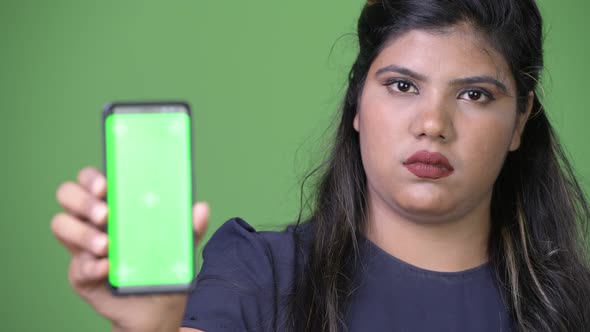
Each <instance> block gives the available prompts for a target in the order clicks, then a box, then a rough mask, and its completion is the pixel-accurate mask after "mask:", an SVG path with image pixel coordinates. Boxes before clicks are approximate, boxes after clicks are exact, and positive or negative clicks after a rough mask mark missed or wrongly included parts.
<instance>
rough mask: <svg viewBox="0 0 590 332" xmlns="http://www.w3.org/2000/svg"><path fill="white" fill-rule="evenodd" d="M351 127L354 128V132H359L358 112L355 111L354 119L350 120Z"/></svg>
mask: <svg viewBox="0 0 590 332" xmlns="http://www.w3.org/2000/svg"><path fill="white" fill-rule="evenodd" d="M352 126H353V127H354V130H356V131H357V133H358V131H359V112H358V111H356V114H355V115H354V119H353V120H352Z"/></svg>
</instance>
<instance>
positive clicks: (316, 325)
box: [288, 0, 590, 332]
mask: <svg viewBox="0 0 590 332" xmlns="http://www.w3.org/2000/svg"><path fill="white" fill-rule="evenodd" d="M460 23H468V24H470V25H471V26H472V27H473V28H474V29H475V30H476V31H477V32H479V33H481V34H482V36H485V39H486V41H487V42H488V43H489V45H491V46H492V47H493V48H494V49H495V50H497V51H498V52H499V53H500V54H502V55H503V56H504V58H505V60H506V61H507V63H508V65H509V67H510V69H511V73H512V75H513V77H514V79H515V82H516V87H517V111H518V112H526V109H527V101H528V98H527V96H528V95H529V92H530V91H533V92H535V91H537V89H539V86H538V81H539V77H540V73H541V70H542V68H543V31H542V19H541V15H540V13H539V10H538V8H537V6H536V4H535V2H534V0H370V1H369V2H368V3H367V4H366V5H365V6H364V7H363V9H362V12H361V14H360V18H359V20H358V42H359V52H358V56H357V58H356V61H355V62H354V64H353V65H352V68H351V70H350V72H349V76H348V88H347V90H346V94H345V96H344V101H343V105H342V108H341V111H342V113H341V121H340V124H339V126H338V128H337V129H336V132H335V138H334V141H333V145H332V147H331V153H330V155H329V157H328V158H327V160H326V161H325V162H324V164H323V166H320V167H319V168H318V169H316V170H315V172H316V174H317V172H319V173H320V174H321V176H320V177H319V180H318V181H317V188H316V191H315V194H314V196H313V197H314V198H313V204H312V210H311V214H310V215H309V217H308V218H306V219H305V221H302V217H301V214H300V218H299V221H298V223H297V224H298V227H300V226H302V225H304V224H308V225H310V226H312V227H313V241H311V242H306V241H302V240H301V239H300V238H299V237H298V236H297V234H298V232H295V233H294V234H295V236H296V241H297V243H299V245H300V246H301V247H303V246H308V247H306V248H301V251H302V252H303V251H305V252H308V255H307V260H306V264H305V267H304V268H303V269H302V270H300V274H299V275H298V278H297V280H298V282H297V283H296V284H295V285H294V292H293V293H292V297H291V302H290V309H291V310H290V313H289V318H290V319H289V324H288V326H289V327H290V328H292V329H293V330H295V331H314V332H316V331H329V332H335V331H338V330H341V329H343V328H345V324H344V318H345V317H344V316H345V311H346V307H347V301H348V299H349V298H350V295H351V294H352V292H353V289H354V283H355V271H357V270H358V269H359V266H360V264H361V259H360V256H359V246H358V244H359V242H358V240H359V236H360V235H361V234H363V233H364V231H365V230H366V226H367V199H366V193H367V180H366V175H365V171H364V169H363V165H362V161H361V154H360V145H359V136H358V133H357V132H356V131H355V130H354V128H353V118H354V116H355V114H356V112H357V107H358V99H359V96H360V93H361V91H362V89H363V85H364V82H365V79H366V76H367V72H368V70H369V67H370V65H371V63H372V62H373V60H374V59H375V57H376V56H377V55H378V54H379V52H380V51H381V50H382V49H383V47H384V46H385V45H386V43H387V42H388V41H389V40H391V38H394V37H396V36H399V35H400V34H403V33H405V32H408V31H409V30H412V29H423V30H427V31H438V30H441V29H445V28H448V27H450V26H453V25H457V24H460ZM534 95H535V96H534V101H533V106H532V114H531V116H530V117H529V120H528V122H527V124H526V127H525V130H524V132H523V137H522V141H521V145H520V148H519V149H518V150H516V151H514V152H511V153H509V154H508V156H507V158H506V160H505V162H504V165H503V168H502V170H501V172H500V175H499V176H498V178H497V180H496V182H495V184H494V189H493V194H492V202H491V218H492V228H491V234H490V238H489V248H488V254H489V257H490V267H491V268H492V269H493V271H494V272H495V278H496V280H497V282H498V284H499V285H500V289H501V291H502V295H503V298H504V302H505V304H506V307H507V309H508V312H509V313H510V316H511V319H512V321H513V322H514V324H513V325H514V327H515V329H516V330H518V331H521V332H524V331H535V332H538V331H551V332H554V331H568V332H572V331H589V330H590V308H589V306H588V303H587V301H588V299H590V268H589V264H588V257H587V252H588V243H589V242H588V230H587V227H588V223H589V220H590V211H589V207H588V203H587V201H586V200H585V197H584V193H583V191H582V189H581V187H580V185H579V184H578V182H577V181H576V179H575V177H574V174H573V171H572V168H571V166H570V163H569V162H568V160H567V158H566V156H565V154H564V151H563V150H562V148H561V146H560V144H559V142H558V140H557V137H556V135H555V132H554V130H553V128H552V127H551V124H550V123H549V120H548V118H547V115H546V113H545V109H544V108H543V105H542V104H541V101H540V100H539V98H538V97H537V93H535V94H534Z"/></svg>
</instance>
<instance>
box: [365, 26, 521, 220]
mask: <svg viewBox="0 0 590 332" xmlns="http://www.w3.org/2000/svg"><path fill="white" fill-rule="evenodd" d="M515 96H516V86H515V83H514V79H513V77H512V75H511V72H510V70H509V67H508V65H507V63H506V62H505V60H504V59H503V57H502V56H501V55H500V54H499V53H497V52H496V51H494V50H493V49H492V48H491V47H487V46H486V45H485V44H484V43H483V42H482V41H481V38H478V35H477V34H475V33H473V32H472V31H471V30H470V29H469V28H468V27H466V26H456V27H454V28H452V29H449V31H448V33H444V34H443V33H432V32H426V31H422V30H412V31H410V32H408V33H405V34H403V35H401V36H399V37H397V38H396V39H394V40H393V41H392V42H390V43H389V44H388V46H386V47H385V48H384V49H383V50H382V51H381V53H380V54H379V55H378V56H377V57H376V59H375V60H374V62H373V63H372V65H371V67H370V69H369V72H368V75H367V78H366V82H365V85H364V88H363V91H362V94H361V96H360V100H359V110H358V112H357V115H356V117H355V118H354V128H355V130H356V131H358V132H359V137H360V145H361V154H362V160H363V165H364V168H365V172H366V174H367V182H368V193H369V204H370V206H371V207H372V208H375V207H378V208H384V209H386V210H389V212H394V213H396V214H397V215H401V216H402V217H404V218H408V219H412V220H415V221H423V222H435V221H438V222H441V221H453V220H457V219H458V218H462V217H465V216H467V215H468V214H470V213H474V211H479V212H482V211H484V212H485V213H487V214H488V215H489V204H490V201H491V193H492V187H493V184H494V182H495V180H496V178H497V176H498V174H499V172H500V169H501V167H502V164H503V162H504V159H505V157H506V155H507V153H508V152H509V151H513V150H515V149H517V148H518V146H519V144H520V135H521V132H522V129H523V127H524V123H525V120H526V118H527V117H528V112H530V107H529V108H528V110H527V114H524V115H523V114H521V113H518V112H517V110H516V98H515ZM531 97H532V94H531V95H530V96H529V100H530V98H531ZM445 158H446V161H448V163H447V162H446V161H445V160H444V159H445Z"/></svg>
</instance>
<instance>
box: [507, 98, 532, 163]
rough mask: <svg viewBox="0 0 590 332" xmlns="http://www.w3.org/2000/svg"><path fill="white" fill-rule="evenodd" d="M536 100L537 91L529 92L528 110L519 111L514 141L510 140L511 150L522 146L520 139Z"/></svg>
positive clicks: (513, 135) (513, 136)
mask: <svg viewBox="0 0 590 332" xmlns="http://www.w3.org/2000/svg"><path fill="white" fill-rule="evenodd" d="M534 100H535V93H534V92H533V91H530V92H529V95H528V100H527V107H526V112H524V113H518V115H517V118H516V127H515V128H514V132H513V133H512V141H510V149H509V150H510V151H515V150H517V149H518V148H519V147H520V141H521V138H522V133H523V132H524V127H525V125H526V122H527V120H528V119H529V116H530V115H531V110H532V109H533V104H534V102H533V101H534Z"/></svg>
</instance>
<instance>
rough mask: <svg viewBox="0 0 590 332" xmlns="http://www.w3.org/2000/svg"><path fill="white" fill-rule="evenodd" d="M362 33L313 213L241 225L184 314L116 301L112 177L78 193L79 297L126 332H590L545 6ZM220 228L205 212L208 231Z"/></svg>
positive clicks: (581, 216)
mask: <svg viewBox="0 0 590 332" xmlns="http://www.w3.org/2000/svg"><path fill="white" fill-rule="evenodd" d="M358 37H359V48H360V49H359V54H358V57H357V59H356V61H355V63H354V64H353V66H352V69H351V71H350V75H349V82H348V83H349V84H348V90H347V92H346V95H345V98H344V103H343V107H342V117H341V122H340V125H339V127H338V130H337V132H336V137H335V141H334V144H333V148H332V153H331V155H330V156H329V158H328V160H327V161H326V162H325V164H324V166H323V168H320V170H321V171H322V172H323V173H322V176H321V178H320V181H319V182H318V186H317V192H316V196H315V201H314V205H313V206H314V209H313V211H312V214H311V216H310V217H309V218H308V219H307V220H306V221H305V222H301V223H300V222H298V223H297V225H295V226H294V227H289V228H287V229H286V230H285V231H283V232H256V231H255V230H254V229H253V228H252V227H250V226H249V225H248V224H247V223H246V222H245V221H243V220H241V219H234V220H230V221H228V222H226V223H225V224H224V225H223V226H222V227H221V228H220V229H219V230H218V231H217V232H216V233H215V234H214V236H213V237H212V239H211V240H210V242H209V243H208V244H207V246H206V248H205V252H204V262H203V268H202V270H201V272H200V274H199V276H198V278H197V283H196V288H195V290H194V291H193V292H192V293H191V294H190V295H189V298H188V301H187V302H186V308H185V309H184V310H183V307H184V306H185V300H186V299H185V298H183V297H182V296H180V295H177V296H151V297H133V298H114V297H112V296H111V295H110V294H109V293H108V291H107V290H106V289H105V287H104V279H105V278H106V275H107V271H108V265H107V264H108V262H107V260H106V258H104V255H105V253H106V246H107V244H106V238H105V236H104V234H102V233H101V232H100V231H99V230H98V228H95V227H92V226H91V225H90V224H88V223H85V222H84V220H85V219H86V220H90V221H92V222H94V223H95V225H103V224H104V223H105V222H106V221H105V220H106V209H105V205H104V202H102V198H103V197H104V195H105V190H106V189H105V179H104V177H103V176H102V175H101V174H100V172H98V171H97V170H96V169H94V168H86V169H84V170H82V171H81V172H80V175H79V183H77V184H74V183H66V184H64V185H62V186H60V188H59V190H58V192H57V197H58V201H59V202H60V203H61V204H62V205H63V206H64V208H65V209H66V210H67V213H61V214H58V215H56V217H55V218H54V220H53V222H52V229H53V231H54V233H55V235H56V236H57V238H58V239H60V240H61V241H62V242H63V243H64V245H65V246H66V247H68V248H69V250H70V251H71V252H72V254H73V258H72V264H71V267H70V280H71V283H72V286H73V288H74V289H75V290H76V291H77V292H78V293H79V294H80V295H81V296H82V297H83V298H84V299H85V300H86V301H88V302H89V303H90V304H91V305H92V306H93V307H94V308H95V309H96V310H97V311H98V312H99V313H100V314H101V315H103V316H104V317H106V318H107V319H109V320H111V321H112V322H113V327H114V330H117V331H175V330H177V329H178V326H179V325H182V326H183V327H182V328H181V331H194V330H195V329H197V330H199V329H200V330H206V331H226V330H231V331H235V330H237V331H245V330H248V331H272V330H277V331H287V330H293V331H339V330H345V329H347V330H349V331H379V330H387V331H508V330H510V331H588V330H590V308H589V307H588V306H587V304H586V302H587V299H588V298H590V268H589V265H588V257H587V243H588V241H587V238H586V237H587V234H588V232H587V225H588V221H589V220H590V213H589V208H588V204H587V202H586V201H585V198H584V195H583V193H582V190H581V189H580V187H579V185H578V183H577V181H576V179H575V178H574V176H573V173H572V170H571V168H570V165H569V163H568V161H567V159H566V158H565V156H564V153H563V151H562V150H561V148H560V146H559V143H558V141H557V138H556V136H555V134H554V132H553V130H552V127H551V125H550V123H549V122H548V119H547V116H546V114H545V111H544V109H543V107H542V105H541V102H540V101H539V98H538V96H537V94H536V93H535V91H536V89H537V88H538V86H537V83H538V79H539V76H540V73H541V69H542V66H543V52H542V24H541V17H540V14H539V11H538V8H537V7H536V5H535V3H534V1H533V0H414V1H410V0H405V1H402V0H382V1H379V0H372V1H369V2H368V3H367V4H366V6H365V7H364V8H363V11H362V13H361V16H360V18H359V21H358ZM95 213H96V214H95ZM207 218H208V208H207V206H206V205H204V204H203V203H199V204H196V205H195V211H194V225H195V233H196V234H199V235H200V234H202V233H203V231H204V229H205V225H206V222H207ZM183 311H184V315H183Z"/></svg>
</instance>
